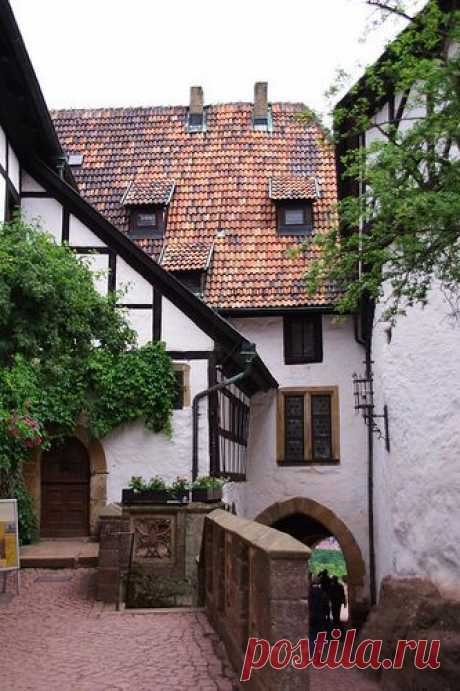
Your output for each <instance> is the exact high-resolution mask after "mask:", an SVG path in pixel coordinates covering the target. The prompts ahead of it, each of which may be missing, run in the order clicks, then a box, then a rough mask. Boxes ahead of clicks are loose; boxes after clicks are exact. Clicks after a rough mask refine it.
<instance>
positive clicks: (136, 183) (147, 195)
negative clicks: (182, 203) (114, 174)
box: [122, 176, 175, 206]
mask: <svg viewBox="0 0 460 691" xmlns="http://www.w3.org/2000/svg"><path fill="white" fill-rule="evenodd" d="M174 185H175V183H174V180H170V179H168V178H159V179H152V178H149V177H148V178H147V179H146V178H143V177H139V176H137V177H135V178H134V179H133V180H131V182H130V183H129V185H128V187H127V189H126V192H125V194H124V195H123V199H122V204H123V205H124V206H143V205H149V204H169V202H170V201H171V197H172V195H173V192H174Z"/></svg>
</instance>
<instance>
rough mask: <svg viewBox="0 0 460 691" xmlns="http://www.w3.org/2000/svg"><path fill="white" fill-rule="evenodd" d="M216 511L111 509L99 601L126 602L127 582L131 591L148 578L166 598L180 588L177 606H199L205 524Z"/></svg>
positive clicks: (105, 520)
mask: <svg viewBox="0 0 460 691" xmlns="http://www.w3.org/2000/svg"><path fill="white" fill-rule="evenodd" d="M218 506H221V505H220V504H219V505H218ZM215 507H216V504H201V503H191V504H186V505H179V504H148V505H133V506H123V508H120V507H119V506H118V505H111V507H108V508H107V511H106V512H105V513H103V515H102V516H101V528H100V551H99V570H98V587H97V597H98V599H100V600H102V601H104V602H113V603H120V602H122V601H125V600H126V592H125V586H126V585H127V583H128V580H129V584H130V588H129V589H130V592H134V590H135V589H136V588H137V585H136V581H141V582H142V581H143V579H144V576H145V577H147V579H148V581H149V583H151V584H152V588H153V590H157V589H159V591H161V592H162V593H163V595H164V593H165V591H167V592H169V591H170V590H172V591H174V592H175V591H176V590H177V594H176V596H175V598H173V599H174V600H175V604H177V605H185V606H189V605H197V604H198V602H199V601H200V599H202V598H201V597H200V594H199V582H198V557H199V555H200V550H201V542H202V534H203V523H204V518H205V516H206V514H207V513H209V512H210V511H213V510H214V509H215ZM128 573H130V576H129V579H128ZM140 587H141V588H142V587H143V586H142V585H141V586H140ZM133 588H134V590H133ZM149 588H150V586H149ZM151 594H152V593H150V595H151ZM134 599H135V601H136V604H135V605H132V606H139V604H138V601H139V598H138V597H137V595H135V597H134ZM140 599H143V598H142V597H141V598H140ZM150 599H151V600H153V599H155V598H150ZM172 604H174V603H171V606H172ZM142 606H146V605H142ZM155 606H157V605H155Z"/></svg>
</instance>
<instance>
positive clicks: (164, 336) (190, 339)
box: [161, 298, 214, 350]
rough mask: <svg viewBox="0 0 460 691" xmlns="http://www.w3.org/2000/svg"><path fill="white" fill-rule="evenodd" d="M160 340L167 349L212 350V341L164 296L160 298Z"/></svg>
mask: <svg viewBox="0 0 460 691" xmlns="http://www.w3.org/2000/svg"><path fill="white" fill-rule="evenodd" d="M162 308H163V309H162V320H161V321H162V327H161V340H162V341H165V343H166V347H167V348H168V350H213V348H214V342H213V340H212V339H211V338H209V336H208V335H207V334H205V333H204V331H201V329H199V328H198V326H196V324H194V322H192V320H191V319H189V318H188V317H187V316H186V315H185V314H184V313H183V312H181V311H180V310H179V309H178V308H177V307H176V306H175V305H173V304H172V302H170V301H169V300H166V298H163V300H162Z"/></svg>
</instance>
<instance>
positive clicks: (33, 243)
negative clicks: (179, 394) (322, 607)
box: [0, 218, 176, 541]
mask: <svg viewBox="0 0 460 691" xmlns="http://www.w3.org/2000/svg"><path fill="white" fill-rule="evenodd" d="M115 301H116V296H109V297H104V296H101V295H100V294H99V293H98V292H97V291H96V290H95V288H94V285H93V278H92V273H91V270H90V268H89V267H88V266H87V265H86V264H85V262H84V261H82V260H79V259H78V258H77V257H76V255H75V254H74V252H73V251H72V250H71V249H69V248H68V247H65V246H58V245H56V244H54V242H53V241H52V239H51V237H50V236H47V235H46V234H45V233H43V232H42V231H41V230H39V229H37V228H33V227H30V226H28V225H26V224H25V223H23V222H22V221H21V220H20V219H19V218H17V219H15V220H14V221H13V222H12V223H10V224H5V225H4V226H2V227H0V364H1V367H0V496H16V497H17V498H18V500H19V513H20V519H21V539H22V540H23V541H29V540H30V539H31V538H32V535H33V531H34V525H35V520H34V516H33V512H32V507H31V502H30V499H29V498H28V495H27V492H26V490H25V487H24V483H23V480H22V466H23V463H24V461H26V460H27V459H28V458H29V457H30V452H31V450H32V449H34V448H38V449H42V450H43V449H46V448H48V447H49V445H50V442H51V440H52V439H53V438H58V437H64V436H66V435H69V434H72V433H73V432H74V430H75V427H76V425H77V422H78V421H83V420H84V422H85V424H86V425H87V427H88V428H89V430H90V432H91V433H92V434H93V436H95V437H98V438H101V437H103V436H105V435H107V434H108V433H109V432H110V431H112V430H113V429H114V428H115V427H118V426H119V425H121V424H123V423H126V422H129V421H132V420H135V419H138V418H142V419H143V420H144V422H145V425H146V427H148V428H149V429H151V430H153V431H155V432H160V431H165V432H166V433H168V434H170V432H171V423H170V419H171V412H172V407H173V402H174V396H175V386H176V379H175V375H174V370H173V367H172V364H171V360H170V358H169V356H168V355H167V353H166V350H165V346H164V344H162V343H149V344H147V345H145V346H143V347H141V348H138V347H136V345H135V334H134V332H133V331H132V330H131V329H130V328H129V326H128V324H127V322H126V320H125V318H124V316H123V313H122V311H121V310H118V309H115V308H114V304H115Z"/></svg>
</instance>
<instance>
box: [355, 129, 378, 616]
mask: <svg viewBox="0 0 460 691" xmlns="http://www.w3.org/2000/svg"><path fill="white" fill-rule="evenodd" d="M359 146H360V147H365V146H366V135H365V134H364V133H363V134H362V135H361V136H360V139H359ZM362 172H363V171H360V176H359V192H358V194H359V198H360V200H362V199H363V198H364V192H365V183H364V181H363V175H362ZM364 212H365V209H364V210H362V211H361V213H360V215H359V227H358V234H359V253H360V255H361V250H362V236H363V232H364ZM362 274H363V264H362V261H361V259H360V260H359V262H358V276H359V278H361V277H362ZM370 305H371V303H370V302H369V301H368V299H367V300H366V303H365V310H366V318H367V319H368V320H369V321H368V324H367V328H366V329H365V330H364V335H363V319H364V314H363V311H361V314H360V315H359V316H358V317H357V318H355V339H356V341H357V342H358V343H360V344H361V345H363V346H364V347H365V350H366V358H365V365H366V378H367V379H369V380H370V381H372V325H373V310H372V308H371V306H370ZM359 319H360V320H361V324H360V325H359V324H358V320H359ZM359 326H361V329H360V328H359ZM371 403H372V404H373V401H371ZM373 414H374V408H373V405H371V406H369V408H368V416H369V417H368V421H367V515H368V532H369V594H370V600H371V606H373V605H375V604H376V602H377V586H376V578H375V540H374V432H373V428H374V424H373V423H374V420H373Z"/></svg>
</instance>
